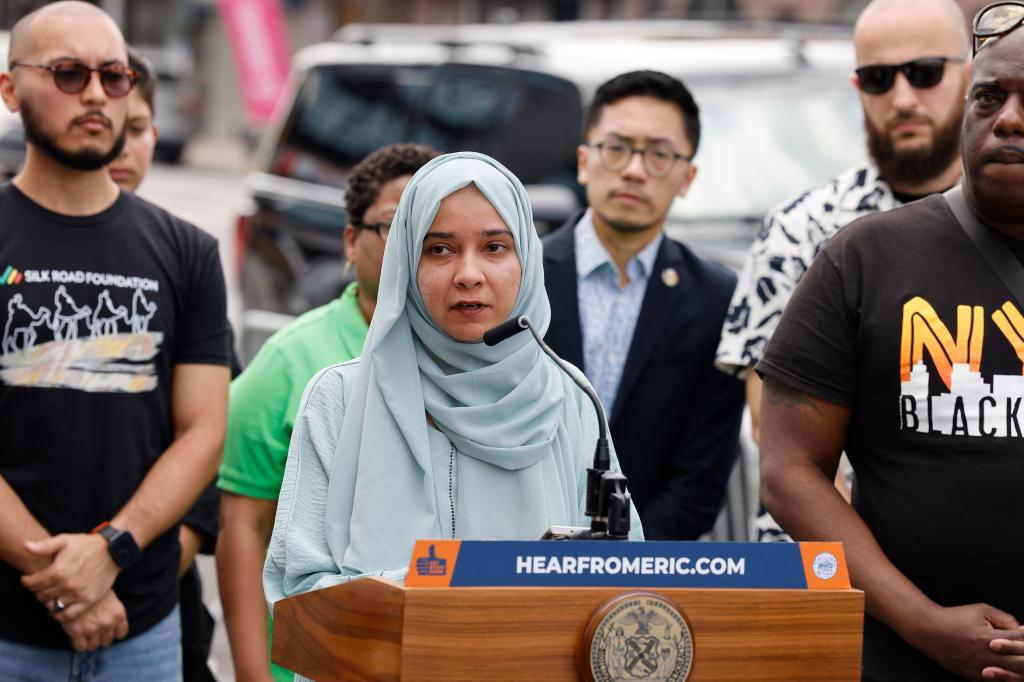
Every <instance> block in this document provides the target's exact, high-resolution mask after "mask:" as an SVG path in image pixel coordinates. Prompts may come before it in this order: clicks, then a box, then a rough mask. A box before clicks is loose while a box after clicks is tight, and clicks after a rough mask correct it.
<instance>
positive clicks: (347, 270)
mask: <svg viewBox="0 0 1024 682" xmlns="http://www.w3.org/2000/svg"><path fill="white" fill-rule="evenodd" d="M351 274H352V261H350V260H347V261H345V265H344V266H343V267H342V268H341V278H342V279H349V277H350V276H351Z"/></svg>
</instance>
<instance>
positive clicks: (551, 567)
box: [405, 540, 850, 590]
mask: <svg viewBox="0 0 1024 682" xmlns="http://www.w3.org/2000/svg"><path fill="white" fill-rule="evenodd" d="M405 584H406V586H407V587H559V586H560V587H690V588H705V589H706V588H747V589H791V590H792V589H796V590H805V589H816V590H822V589H824V590H839V589H849V588H850V577H849V572H848V571H847V568H846V558H845V556H844V554H843V547H842V545H841V544H840V543H838V542H803V543H752V542H587V541H583V542H575V541H574V542H559V541H535V542H520V541H497V540H483V541H476V540H472V541H471V540H420V541H418V542H417V543H416V548H415V549H414V550H413V556H412V559H411V561H410V562H409V573H408V576H407V577H406V583H405Z"/></svg>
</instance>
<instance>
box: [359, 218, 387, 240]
mask: <svg viewBox="0 0 1024 682" xmlns="http://www.w3.org/2000/svg"><path fill="white" fill-rule="evenodd" d="M356 227H357V228H358V229H360V230H371V231H373V232H376V233H377V236H378V237H380V238H381V239H383V240H384V241H387V240H388V233H390V232H391V221H390V220H389V221H387V222H380V223H373V224H372V225H367V224H366V223H359V224H357V225H356Z"/></svg>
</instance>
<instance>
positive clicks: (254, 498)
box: [217, 144, 437, 682]
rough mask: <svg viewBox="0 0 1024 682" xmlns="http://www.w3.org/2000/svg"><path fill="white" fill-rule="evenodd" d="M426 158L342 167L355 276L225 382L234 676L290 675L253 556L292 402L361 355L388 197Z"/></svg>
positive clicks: (223, 557) (263, 542)
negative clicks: (273, 645)
mask: <svg viewBox="0 0 1024 682" xmlns="http://www.w3.org/2000/svg"><path fill="white" fill-rule="evenodd" d="M436 155H437V152H436V151H434V150H433V149H430V148H429V147H424V146H420V145H412V144H399V145H392V146H390V147H385V148H383V149H380V150H378V151H376V152H374V153H373V154H370V155H369V156H367V157H366V158H365V159H363V160H362V161H361V162H360V163H359V164H358V165H356V167H355V168H353V169H352V173H351V175H349V178H348V188H347V190H346V193H345V206H346V209H347V210H348V217H349V223H348V225H346V226H345V257H346V259H347V264H346V266H345V267H346V268H349V267H352V268H354V271H355V276H356V281H355V282H353V283H352V284H350V285H349V286H348V287H347V288H346V289H345V291H344V292H343V293H342V295H341V296H340V297H339V298H337V299H336V300H334V301H332V302H331V303H328V304H327V305H324V306H321V307H319V308H316V309H315V310H311V311H309V312H308V313H306V314H304V315H302V316H301V317H299V318H298V319H297V320H296V321H295V322H293V323H292V324H290V325H288V326H287V327H285V328H284V329H282V330H281V331H279V332H278V333H276V334H274V335H273V336H272V337H271V338H270V339H269V340H268V341H267V342H266V343H265V344H264V345H263V347H262V348H261V349H260V351H259V353H257V354H256V357H255V358H253V361H252V363H251V364H250V365H249V366H248V367H247V368H246V370H245V371H244V372H243V373H242V375H241V376H239V377H238V378H237V379H235V380H234V381H233V382H232V384H231V395H230V401H229V405H228V429H227V437H226V440H225V443H224V461H223V463H222V464H221V468H220V477H219V478H218V480H217V486H218V487H219V488H220V489H221V491H222V492H223V493H224V494H223V495H222V498H221V532H220V536H219V538H218V541H217V573H218V578H219V584H220V597H221V603H222V604H223V606H224V621H225V623H226V624H227V628H228V638H229V640H230V642H231V656H232V659H233V660H234V665H235V673H236V675H237V677H238V679H240V680H254V681H261V682H266V681H268V680H280V681H283V680H288V681H289V682H290V681H291V680H292V677H293V675H292V673H290V672H288V671H286V670H284V669H283V668H280V667H278V666H275V665H273V664H269V661H270V656H269V653H268V652H269V648H268V640H269V638H268V635H267V632H268V628H269V620H268V618H267V608H266V601H265V599H264V596H263V562H264V559H265V558H266V550H267V544H268V543H269V542H270V532H271V530H272V529H273V527H274V513H275V512H276V510H277V497H278V494H279V492H280V490H281V480H282V479H283V477H284V465H285V460H286V459H287V457H288V443H289V441H290V440H291V435H292V427H293V426H294V424H295V416H296V414H297V413H298V411H299V401H300V400H301V399H302V393H303V391H304V390H305V388H306V383H307V382H308V381H309V380H310V379H312V378H313V375H315V374H316V373H317V372H319V371H320V370H321V369H323V368H324V367H327V366H329V365H333V364H337V363H339V362H345V361H346V360H351V359H353V358H357V357H359V355H360V353H361V352H362V349H363V341H364V340H365V338H366V332H367V329H368V325H369V322H370V318H371V317H372V316H373V310H374V307H375V306H376V302H377V284H378V281H379V279H380V266H381V259H382V258H383V256H384V244H385V240H386V239H387V234H388V230H389V228H390V226H391V219H392V217H393V216H394V214H395V211H396V210H397V209H398V200H399V198H400V197H401V196H402V190H404V189H405V186H406V185H407V184H408V182H409V180H410V178H411V177H412V175H413V174H414V173H415V172H416V171H417V170H419V169H420V167H421V166H423V165H424V164H426V163H427V161H429V160H430V159H432V158H433V157H434V156H436ZM268 664H269V665H268Z"/></svg>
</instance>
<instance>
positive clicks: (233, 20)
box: [218, 0, 290, 127]
mask: <svg viewBox="0 0 1024 682" xmlns="http://www.w3.org/2000/svg"><path fill="white" fill-rule="evenodd" d="M218 4H219V6H220V14H221V19H222V20H223V21H224V26H225V28H226V30H227V32H228V41H229V42H230V43H231V51H232V52H233V53H234V56H235V66H236V67H237V68H238V74H239V80H240V81H241V84H242V96H243V99H244V100H245V114H246V118H247V119H248V121H249V124H250V125H252V126H255V127H262V126H264V125H265V124H266V123H267V121H269V120H270V115H271V114H272V113H273V111H274V105H275V104H276V103H277V97H278V95H280V94H281V89H282V88H283V87H284V84H285V81H286V80H287V78H288V63H289V54H290V50H289V49H288V39H287V36H286V33H285V24H284V14H283V12H282V10H281V2H280V0H218Z"/></svg>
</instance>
